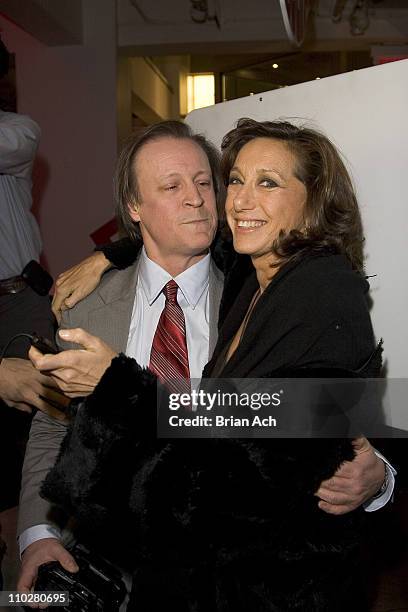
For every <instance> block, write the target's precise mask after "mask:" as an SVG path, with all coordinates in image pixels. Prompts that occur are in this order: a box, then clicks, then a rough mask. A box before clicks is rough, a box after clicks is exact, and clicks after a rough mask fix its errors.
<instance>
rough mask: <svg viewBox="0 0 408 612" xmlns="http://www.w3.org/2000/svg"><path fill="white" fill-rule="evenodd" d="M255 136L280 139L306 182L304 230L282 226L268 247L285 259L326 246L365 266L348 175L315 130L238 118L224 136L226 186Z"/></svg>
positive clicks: (359, 267) (332, 148)
mask: <svg viewBox="0 0 408 612" xmlns="http://www.w3.org/2000/svg"><path fill="white" fill-rule="evenodd" d="M254 138H272V139H274V140H279V141H281V142H284V143H285V144H286V145H287V147H288V148H289V150H290V151H291V152H292V153H293V154H294V157H295V167H294V174H295V176H296V178H297V179H298V180H299V181H301V182H302V183H303V184H304V186H305V187H306V191H307V200H306V204H305V210H304V228H303V229H302V230H291V231H288V232H285V231H281V232H280V235H279V237H278V238H277V239H276V240H275V241H274V243H273V244H271V251H273V252H275V253H276V254H277V256H278V257H279V263H278V265H280V264H281V263H283V262H287V261H294V260H298V259H300V258H301V257H303V256H304V255H305V254H306V253H307V252H319V251H325V250H329V251H332V252H335V253H343V254H345V255H346V256H347V257H348V258H349V260H350V262H351V264H352V266H353V268H355V269H357V270H362V268H363V241H364V239H363V230H362V223H361V217H360V211H359V208H358V203H357V198H356V195H355V192H354V188H353V185H352V182H351V179H350V176H349V174H348V172H347V170H346V167H345V165H344V163H343V161H342V159H341V157H340V154H339V152H338V151H337V149H336V147H335V146H334V145H333V144H332V143H331V142H330V140H329V139H328V138H327V137H326V136H325V135H324V134H321V133H320V132H318V131H317V130H314V129H311V128H308V127H304V126H301V127H297V126H295V125H293V124H291V123H289V122H288V121H263V122H258V121H254V120H253V119H246V118H243V119H239V121H238V123H237V127H236V128H235V129H233V130H231V131H230V132H228V134H226V135H225V136H224V139H223V141H222V145H221V150H222V152H223V155H222V161H221V168H222V173H223V179H224V183H225V185H228V179H229V174H230V171H231V168H232V167H233V165H234V163H235V160H236V158H237V155H238V153H239V151H240V150H241V149H242V147H243V146H244V145H245V144H247V143H248V142H250V141H251V140H253V139H254Z"/></svg>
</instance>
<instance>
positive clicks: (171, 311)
mask: <svg viewBox="0 0 408 612" xmlns="http://www.w3.org/2000/svg"><path fill="white" fill-rule="evenodd" d="M177 290H178V285H177V283H176V282H175V281H174V280H171V281H169V282H168V283H167V285H166V286H165V287H164V288H163V293H164V295H165V297H166V303H165V305H164V308H163V310H162V313H161V315H160V319H159V322H158V324H157V329H156V333H155V334H154V338H153V344H152V350H151V353H150V363H149V368H150V370H151V371H152V372H153V373H154V374H156V376H157V377H158V378H159V380H160V381H161V382H163V383H165V384H166V385H167V387H169V388H170V390H172V391H176V392H178V393H190V391H191V387H190V380H189V378H190V369H189V365H188V351H187V341H186V323H185V319H184V313H183V311H182V309H181V307H180V305H179V304H178V302H177Z"/></svg>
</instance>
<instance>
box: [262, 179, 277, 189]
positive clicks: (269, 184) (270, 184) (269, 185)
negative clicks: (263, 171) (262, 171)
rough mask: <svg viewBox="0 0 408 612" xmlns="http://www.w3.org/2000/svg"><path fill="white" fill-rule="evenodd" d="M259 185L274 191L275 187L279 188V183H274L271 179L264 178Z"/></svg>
mask: <svg viewBox="0 0 408 612" xmlns="http://www.w3.org/2000/svg"><path fill="white" fill-rule="evenodd" d="M259 184H260V185H262V187H267V188H268V189H272V188H273V187H278V183H277V182H276V181H274V180H273V179H271V178H266V177H264V178H262V179H261V180H260V181H259Z"/></svg>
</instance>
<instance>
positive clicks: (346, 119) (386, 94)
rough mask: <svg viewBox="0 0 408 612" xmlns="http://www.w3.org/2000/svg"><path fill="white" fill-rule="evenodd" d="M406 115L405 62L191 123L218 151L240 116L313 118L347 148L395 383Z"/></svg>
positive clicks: (405, 372) (402, 355)
mask: <svg viewBox="0 0 408 612" xmlns="http://www.w3.org/2000/svg"><path fill="white" fill-rule="evenodd" d="M407 113H408V60H403V61H400V62H394V63H391V64H386V65H383V66H376V67H373V68H367V69H364V70H358V71H354V72H350V73H347V74H342V75H338V76H334V77H329V78H326V79H321V80H318V81H312V82H309V83H303V84H301V85H295V86H293V87H286V88H284V89H279V90H275V91H271V92H267V93H265V94H260V95H256V96H249V97H247V98H242V99H240V100H233V101H231V102H225V103H223V104H217V105H216V106H214V107H209V108H206V109H200V110H197V111H194V112H192V113H190V115H189V116H188V117H187V122H188V123H189V124H190V125H191V126H192V127H193V129H194V130H195V131H200V132H204V133H205V134H206V135H207V136H208V137H209V138H210V139H211V140H212V141H213V142H214V143H215V144H217V145H218V146H219V145H220V143H221V138H222V135H223V134H225V133H226V132H227V131H228V130H229V129H231V128H232V127H233V126H234V124H235V122H236V121H237V119H238V118H240V117H252V118H254V119H258V120H272V119H277V118H292V119H293V118H306V119H307V120H308V123H309V124H311V125H312V126H314V127H319V128H321V129H322V130H323V131H324V132H325V133H326V134H327V135H328V136H329V137H330V138H331V139H332V140H333V141H334V143H335V144H336V145H337V146H338V147H339V148H340V150H341V151H342V152H343V154H344V155H345V157H346V159H347V161H348V166H349V168H350V170H351V173H352V175H353V177H354V180H355V183H356V186H357V192H358V196H359V201H360V205H361V209H362V216H363V223H364V230H365V236H366V254H367V260H366V270H367V274H369V275H374V274H375V275H376V276H375V277H374V278H371V279H370V284H371V296H372V298H373V301H374V305H373V309H372V319H373V324H374V329H375V332H376V335H377V338H380V337H383V338H384V355H385V358H386V360H387V366H388V376H389V377H394V378H408V324H407V312H408V282H407V279H408V257H407V252H406V246H407V235H408V201H407V200H408V197H407V192H408V190H407V181H406V178H407V174H408V119H407ZM294 120H295V121H299V119H294ZM301 121H302V120H301ZM398 411H399V412H398ZM407 412H408V411H407V410H406V406H400V407H399V408H398V410H397V413H395V414H394V418H395V421H394V424H395V425H398V424H399V425H400V426H402V420H404V424H405V426H406V423H405V421H406V420H407V416H406V413H407ZM407 428H408V427H407Z"/></svg>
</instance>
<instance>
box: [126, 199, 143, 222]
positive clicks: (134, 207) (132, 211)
mask: <svg viewBox="0 0 408 612" xmlns="http://www.w3.org/2000/svg"><path fill="white" fill-rule="evenodd" d="M128 210H129V215H130V217H131V219H132V221H135V222H136V223H138V222H139V221H140V215H139V204H138V203H137V202H136V201H135V200H132V201H130V202H128Z"/></svg>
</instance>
